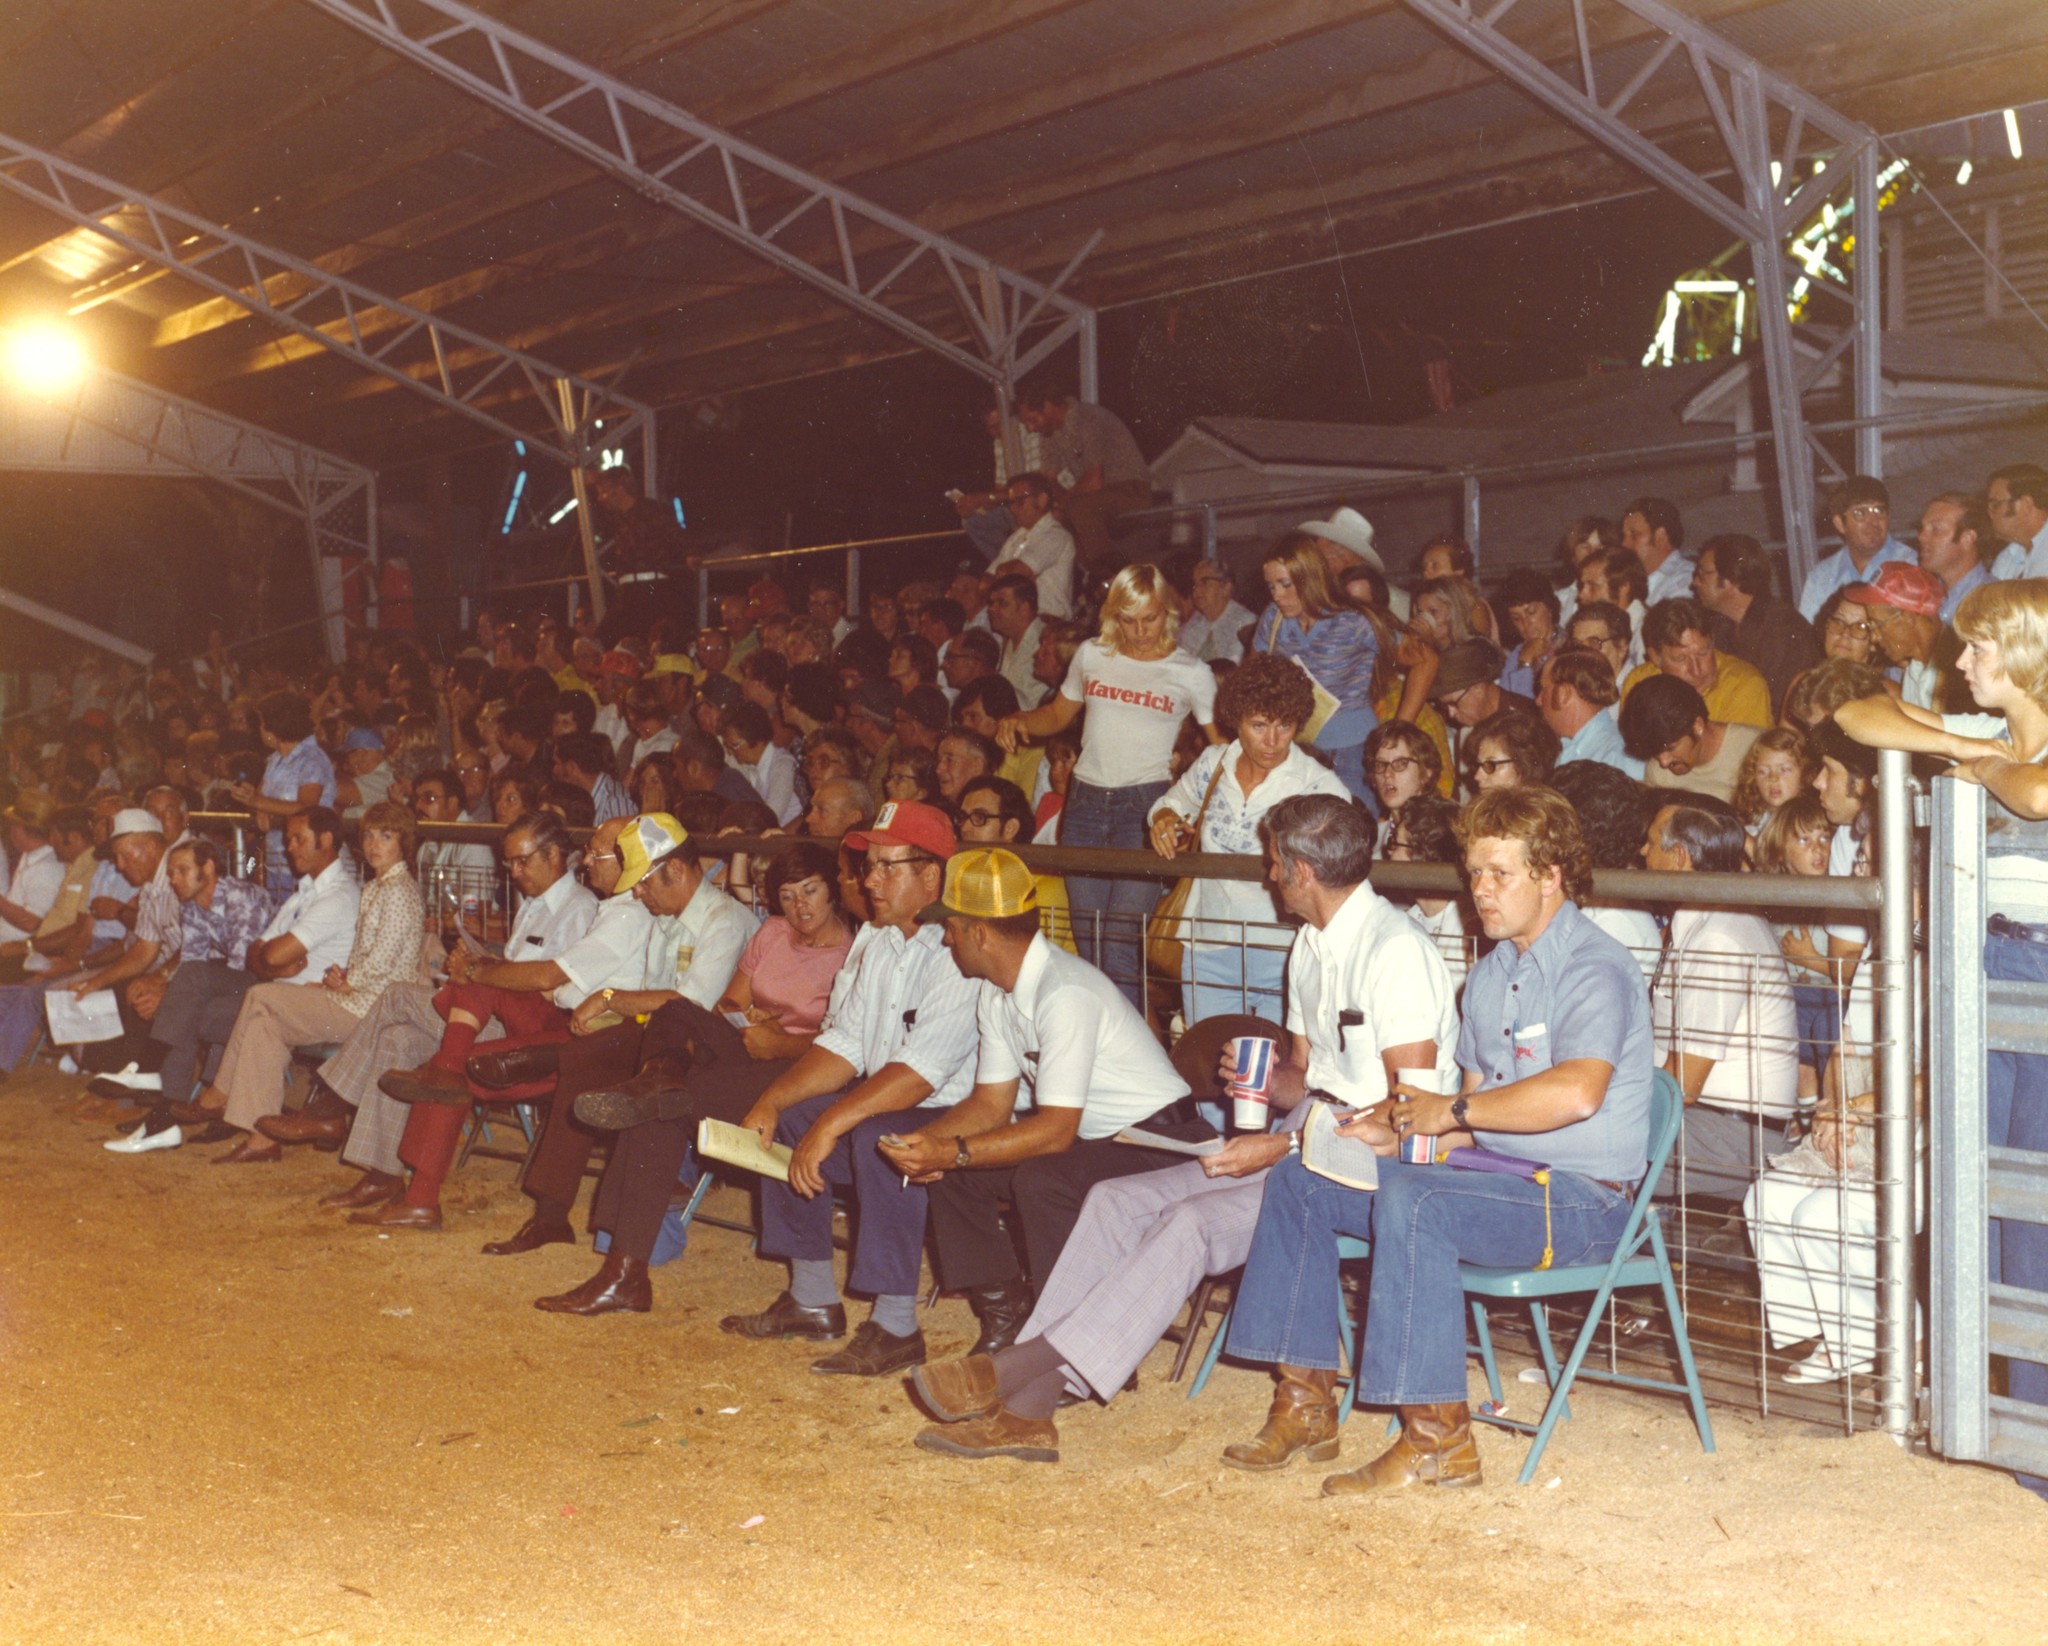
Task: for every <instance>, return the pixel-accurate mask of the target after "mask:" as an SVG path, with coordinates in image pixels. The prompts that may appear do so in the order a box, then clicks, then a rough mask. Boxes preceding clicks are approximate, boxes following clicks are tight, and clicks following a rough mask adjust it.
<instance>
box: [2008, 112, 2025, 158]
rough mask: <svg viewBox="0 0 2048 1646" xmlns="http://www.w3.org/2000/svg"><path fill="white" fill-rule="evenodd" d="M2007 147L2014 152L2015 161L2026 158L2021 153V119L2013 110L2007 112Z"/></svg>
mask: <svg viewBox="0 0 2048 1646" xmlns="http://www.w3.org/2000/svg"><path fill="white" fill-rule="evenodd" d="M2005 146H2006V147H2007V148H2009V149H2011V150H2012V157H2013V158H2014V159H2015V160H2022V159H2024V158H2026V157H2025V156H2024V155H2022V154H2021V153H2020V117H2019V114H2018V112H2017V111H2015V110H2013V109H2007V110H2006V111H2005Z"/></svg>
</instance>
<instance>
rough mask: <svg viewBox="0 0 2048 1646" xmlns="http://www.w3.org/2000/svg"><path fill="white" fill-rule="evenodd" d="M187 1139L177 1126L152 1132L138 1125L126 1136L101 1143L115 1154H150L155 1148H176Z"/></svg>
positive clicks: (144, 1126) (146, 1127) (145, 1126)
mask: <svg viewBox="0 0 2048 1646" xmlns="http://www.w3.org/2000/svg"><path fill="white" fill-rule="evenodd" d="M184 1141H185V1134H184V1133H183V1132H182V1131H181V1130H179V1129H178V1128H177V1127H176V1126H166V1127H165V1128H164V1129H163V1130H162V1131H160V1132H155V1133H152V1132H151V1131H150V1129H149V1127H148V1126H147V1125H146V1124H145V1125H141V1126H137V1127H136V1128H135V1130H134V1131H132V1132H130V1133H129V1134H128V1135H127V1136H126V1137H117V1138H113V1139H111V1140H110V1141H108V1142H105V1143H102V1144H101V1145H100V1147H101V1148H103V1149H111V1150H112V1151H113V1152H114V1153H115V1154H148V1153H150V1151H152V1150H154V1149H175V1148H176V1147H177V1146H178V1145H179V1144H181V1143H183V1142H184Z"/></svg>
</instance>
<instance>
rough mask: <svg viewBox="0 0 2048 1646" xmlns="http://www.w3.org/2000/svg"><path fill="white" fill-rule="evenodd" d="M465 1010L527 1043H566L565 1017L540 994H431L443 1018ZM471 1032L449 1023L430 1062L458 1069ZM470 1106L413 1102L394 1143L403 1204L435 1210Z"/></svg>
mask: <svg viewBox="0 0 2048 1646" xmlns="http://www.w3.org/2000/svg"><path fill="white" fill-rule="evenodd" d="M458 1009H459V1010H461V1011H464V1012H467V1013H468V1014H469V1015H470V1016H472V1017H474V1018H475V1019H476V1020H477V1023H478V1025H482V1024H485V1023H488V1022H490V1020H491V1019H492V1018H493V1017H495V1018H497V1019H498V1021H499V1022H501V1023H503V1024H504V1025H505V1032H506V1034H507V1035H517V1036H519V1037H521V1038H524V1039H532V1040H567V1039H568V1038H569V1014H568V1013H567V1012H565V1011H563V1010H562V1008H561V1007H559V1006H557V1005H556V1004H555V1003H554V1002H553V1001H552V1000H550V999H548V997H547V996H546V995H544V994H533V993H523V994H515V993H513V992H512V991H511V990H509V989H496V988H491V987H489V986H488V985H486V984H482V983H451V984H449V985H448V986H447V987H446V988H445V989H443V990H442V991H441V992H440V993H439V994H437V995H435V996H434V1010H435V1011H437V1012H439V1013H440V1014H441V1015H442V1016H443V1017H446V1016H448V1014H449V1013H450V1012H452V1011H456V1010H458ZM475 1040H476V1030H475V1029H473V1028H470V1027H469V1026H467V1025H465V1024H457V1023H451V1024H449V1025H448V1028H447V1031H446V1032H445V1033H444V1034H443V1035H442V1037H441V1049H440V1050H439V1051H437V1052H436V1053H435V1054H434V1057H433V1061H434V1062H436V1063H439V1064H441V1065H443V1066H444V1067H446V1066H452V1067H454V1068H457V1069H460V1068H461V1067H462V1066H463V1064H464V1063H465V1062H466V1061H467V1060H468V1057H469V1048H470V1046H471V1045H472V1044H473V1043H474V1041H475ZM473 1107H474V1105H473V1104H470V1103H415V1104H414V1105H413V1106H412V1114H411V1115H410V1116H409V1117H408V1118H407V1120H406V1122H405V1136H404V1137H403V1138H401V1139H400V1140H399V1144H398V1158H399V1159H400V1160H402V1161H404V1162H405V1163H406V1164H407V1165H408V1166H410V1167H411V1168H412V1183H411V1184H410V1185H409V1186H408V1187H407V1189H406V1191H405V1201H406V1204H407V1205H408V1206H436V1205H439V1204H440V1200H441V1184H442V1182H443V1181H444V1180H445V1179H446V1178H447V1176H448V1170H449V1168H450V1167H451V1166H453V1165H454V1164H455V1151H456V1149H457V1147H458V1146H459V1145H460V1144H461V1142H462V1123H463V1122H464V1121H465V1120H467V1119H468V1118H469V1112H470V1110H471V1108H473Z"/></svg>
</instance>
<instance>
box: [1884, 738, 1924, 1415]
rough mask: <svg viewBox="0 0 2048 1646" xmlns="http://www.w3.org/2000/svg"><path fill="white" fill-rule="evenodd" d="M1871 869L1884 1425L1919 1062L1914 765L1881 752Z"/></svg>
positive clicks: (1905, 1374)
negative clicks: (1879, 894) (1875, 895)
mask: <svg viewBox="0 0 2048 1646" xmlns="http://www.w3.org/2000/svg"><path fill="white" fill-rule="evenodd" d="M1877 802H1878V812H1877V872H1878V874H1879V876H1880V877H1881V878H1882V880H1883V884H1884V909H1883V911H1882V912H1881V913H1880V915H1879V916H1878V945H1877V980H1876V981H1877V989H1876V993H1877V1038H1878V1069H1877V1077H1878V1078H1877V1166H1878V1172H1877V1380H1878V1389H1879V1398H1880V1400H1881V1401H1882V1403H1883V1406H1884V1426H1885V1431H1886V1433H1888V1434H1890V1435H1892V1436H1893V1437H1894V1438H1895V1439H1899V1440H1903V1439H1905V1437H1906V1436H1907V1434H1908V1433H1909V1432H1910V1431H1911V1428H1912V1424H1913V1419H1914V1412H1913V1406H1914V1387H1913V1366H1914V1360H1915V1355H1914V1348H1913V1308H1914V1299H1913V1290H1914V1288H1913V1260H1914V1253H1915V1250H1916V1248H1917V1246H1918V1244H1919V1242H1918V1239H1917V1236H1916V1235H1915V1232H1914V1229H1915V1225H1914V1218H1913V1183H1914V1178H1915V1176H1916V1175H1917V1170H1916V1166H1915V1160H1914V1156H1915V1150H1914V1138H1913V1134H1914V1129H1915V1124H1916V1123H1915V1120H1914V1089H1913V1088H1914V1080H1913V1077H1914V1073H1915V1071H1916V1069H1917V1068H1918V1066H1919V1056H1918V1048H1917V1047H1916V1046H1915V1045H1914V1040H1915V1038H1916V1037H1917V1034H1918V1024H1917V1019H1918V1016H1919V1014H1918V1012H1917V1010H1916V1009H1915V1000H1916V999H1917V990H1916V989H1915V988H1914V977H1913V968H1914V965H1915V960H1914V955H1913V766H1912V761H1911V759H1910V757H1909V756H1907V755H1906V754H1905V753H1904V752H1903V751H1901V750H1898V749H1885V750H1882V751H1881V752H1880V753H1879V754H1878V757H1877Z"/></svg>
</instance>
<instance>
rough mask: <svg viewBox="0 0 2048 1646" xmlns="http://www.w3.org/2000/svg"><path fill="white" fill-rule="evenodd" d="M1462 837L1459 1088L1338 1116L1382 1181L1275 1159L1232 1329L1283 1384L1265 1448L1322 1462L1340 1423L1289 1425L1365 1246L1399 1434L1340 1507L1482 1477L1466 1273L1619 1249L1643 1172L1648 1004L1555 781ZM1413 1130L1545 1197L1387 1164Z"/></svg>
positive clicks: (1351, 1479) (1379, 1349)
mask: <svg viewBox="0 0 2048 1646" xmlns="http://www.w3.org/2000/svg"><path fill="white" fill-rule="evenodd" d="M1458 834H1459V838H1460V840H1462V841H1463V843H1464V847H1465V873H1466V877H1467V879H1468V881H1469V882H1470V885H1471V888H1472V902H1473V906H1474V907H1475V908H1476V909H1477V910H1478V911H1479V918H1480V921H1481V923H1482V924H1483V925H1484V927H1485V930H1486V935H1487V936H1488V937H1489V938H1492V939H1493V940H1494V941H1495V943H1496V944H1497V947H1496V948H1494V949H1493V950H1492V952H1491V953H1489V954H1488V955H1487V956H1486V958H1485V959H1483V960H1481V961H1480V962H1479V964H1478V965H1476V966H1474V967H1473V968H1472V972H1471V975H1470V977H1469V978H1468V979H1467V981H1466V984H1465V998H1464V1005H1463V1009H1462V1012H1461V1014H1460V1018H1461V1020H1460V1024H1459V1034H1458V1057H1457V1061H1458V1067H1459V1069H1460V1071H1461V1073H1462V1080H1463V1090H1462V1091H1461V1092H1459V1093H1457V1094H1456V1095H1455V1096H1450V1095H1440V1094H1435V1093H1431V1092H1428V1091H1425V1090H1423V1089H1421V1088H1419V1087H1409V1086H1406V1085H1403V1086H1402V1087H1400V1088H1398V1092H1399V1096H1398V1097H1397V1098H1390V1099H1389V1100H1387V1101H1386V1102H1384V1103H1380V1104H1376V1105H1375V1106H1374V1107H1372V1108H1371V1109H1369V1110H1367V1111H1365V1112H1364V1113H1363V1114H1362V1115H1360V1116H1358V1117H1357V1118H1355V1119H1353V1120H1351V1121H1349V1122H1347V1124H1346V1126H1345V1128H1344V1129H1345V1131H1346V1132H1347V1133H1348V1134H1349V1135H1351V1136H1354V1137H1359V1138H1362V1139H1364V1140H1365V1141H1367V1142H1369V1143H1370V1144H1371V1145H1372V1146H1373V1149H1374V1152H1375V1153H1376V1154H1378V1155H1379V1156H1380V1157H1381V1158H1380V1159H1379V1161H1378V1163H1377V1164H1378V1179H1379V1184H1378V1187H1377V1189H1375V1190H1371V1191H1366V1190H1360V1189H1354V1188H1349V1187H1347V1186H1345V1185H1343V1184H1341V1183H1338V1182H1337V1181H1335V1180H1334V1179H1331V1178H1327V1177H1322V1176H1318V1175H1317V1174H1315V1173H1313V1172H1311V1171H1309V1170H1308V1169H1307V1168H1306V1167H1305V1166H1304V1165H1303V1164H1302V1162H1301V1160H1300V1159H1299V1158H1298V1157H1297V1158H1294V1159H1289V1160H1286V1161H1283V1162H1282V1163H1281V1164H1280V1165H1278V1166H1276V1167H1275V1168H1274V1169H1273V1174H1272V1176H1271V1177H1270V1178H1268V1179H1267V1183H1266V1198H1265V1202H1264V1204H1263V1205H1262V1206H1261V1208H1260V1211H1259V1226H1258V1230H1257V1232H1256V1233H1255V1234H1254V1235H1253V1237H1252V1249H1251V1257H1250V1258H1249V1260H1248V1261H1247V1262H1246V1264H1245V1270H1244V1279H1243V1281H1242V1282H1241V1283H1240V1284H1239V1286H1238V1293H1237V1295H1238V1303H1237V1310H1236V1313H1235V1315H1234V1316H1233V1317H1232V1320H1231V1326H1230V1345H1229V1346H1230V1352H1231V1353H1232V1354H1233V1355H1236V1356H1238V1357H1240V1358H1242V1359H1247V1360H1264V1361H1270V1362H1273V1363H1275V1364H1276V1365H1277V1368H1278V1372H1279V1377H1280V1394H1279V1396H1278V1397H1277V1398H1276V1399H1275V1401H1274V1404H1273V1411H1272V1414H1271V1415H1270V1416H1269V1417H1268V1419H1267V1432H1266V1433H1264V1434H1262V1435H1261V1436H1260V1440H1259V1441H1258V1442H1255V1443H1254V1444H1255V1445H1258V1446H1260V1447H1261V1448H1262V1450H1264V1451H1266V1452H1268V1453H1270V1452H1272V1451H1273V1450H1275V1449H1284V1448H1287V1447H1289V1446H1290V1445H1292V1446H1293V1448H1294V1449H1300V1450H1309V1449H1311V1448H1315V1449H1317V1450H1320V1451H1322V1452H1323V1455H1328V1448H1329V1447H1330V1443H1331V1442H1332V1441H1333V1440H1334V1438H1335V1435H1334V1428H1332V1432H1331V1433H1329V1434H1305V1433H1304V1434H1299V1435H1297V1434H1295V1433H1293V1432H1292V1430H1293V1428H1294V1427H1296V1426H1298V1422H1299V1420H1298V1418H1297V1417H1296V1415H1295V1414H1296V1413H1297V1412H1298V1411H1300V1410H1302V1409H1305V1408H1312V1407H1313V1406H1314V1405H1315V1401H1314V1399H1313V1395H1314V1393H1315V1392H1317V1391H1320V1392H1321V1393H1322V1394H1323V1395H1325V1396H1326V1395H1327V1393H1328V1391H1329V1388H1330V1385H1331V1381H1332V1380H1333V1379H1334V1377H1335V1373H1336V1366H1337V1361H1338V1351H1339V1343H1338V1337H1339V1325H1338V1312H1337V1301H1336V1300H1337V1239H1336V1237H1337V1236H1338V1235H1340V1234H1349V1235H1358V1236H1366V1237H1369V1238H1370V1239H1371V1240H1372V1243H1373V1264H1372V1282H1371V1290H1370V1294H1369V1297H1368V1301H1367V1307H1366V1317H1365V1347H1364V1351H1363V1352H1362V1354H1361V1355H1360V1356H1359V1365H1358V1398H1359V1400H1360V1402H1361V1403H1362V1404H1365V1405H1373V1406H1393V1407H1397V1408H1398V1409H1399V1410H1400V1414H1401V1426H1402V1432H1401V1437H1400V1439H1398V1440H1397V1441H1395V1443H1394V1444H1393V1446H1392V1447H1391V1448H1390V1449H1389V1450H1388V1451H1386V1452H1385V1453H1384V1454H1382V1455H1381V1456H1380V1457H1378V1458H1376V1459H1375V1460H1374V1461H1373V1462H1371V1463H1368V1464H1367V1465H1366V1466H1365V1467H1364V1468H1362V1469H1357V1470H1353V1471H1352V1472H1350V1473H1348V1474H1342V1475H1332V1476H1330V1477H1329V1478H1328V1479H1326V1480H1325V1481H1324V1482H1323V1490H1324V1492H1325V1493H1326V1494H1330V1495H1335V1494H1338V1493H1345V1492H1369V1491H1379V1490H1385V1489H1388V1488H1394V1487H1401V1486H1408V1485H1416V1484H1424V1485H1434V1486H1472V1485H1477V1484H1478V1482H1479V1451H1478V1448H1477V1446H1476V1445H1475V1444H1474V1442H1473V1439H1472V1427H1471V1411H1470V1409H1469V1407H1468V1406H1467V1404H1466V1393H1465V1302H1464V1292H1463V1289H1462V1288H1461V1287H1460V1285H1459V1283H1458V1265H1459V1264H1460V1263H1461V1262H1467V1263H1480V1264H1485V1265H1487V1266H1489V1267H1502V1268H1511V1267H1516V1266H1526V1267H1531V1268H1533V1267H1534V1266H1535V1265H1536V1264H1537V1263H1538V1262H1540V1261H1541V1259H1542V1257H1543V1253H1544V1250H1545V1248H1546V1246H1548V1247H1549V1248H1551V1250H1552V1252H1553V1255H1554V1261H1556V1262H1557V1263H1559V1264H1566V1265H1569V1264H1578V1263H1590V1262H1598V1261H1600V1260H1602V1259H1604V1258H1606V1257H1609V1256H1612V1255H1613V1251H1614V1246H1615V1242H1616V1241H1618V1240H1619V1239H1620V1238H1621V1232H1622V1230H1623V1228H1624V1227H1625V1226H1626V1225H1627V1222H1628V1214H1629V1207H1630V1201H1631V1198H1632V1196H1633V1195H1634V1193H1635V1191H1636V1188H1637V1186H1638V1185H1639V1183H1640V1182H1641V1180H1642V1176H1643V1172H1644V1170H1645V1168H1646V1166H1647V1163H1648V1158H1647V1157H1648V1149H1649V1123H1650V1090H1651V1081H1652V1079H1653V1041H1652V1037H1651V1028H1650V1005H1649V997H1648V995H1647V993H1646V992H1645V990H1644V987H1643V980H1642V973H1641V972H1640V971H1639V970H1638V969H1637V967H1636V963H1635V961H1634V960H1633V959H1632V958H1631V957H1630V956H1629V953H1628V951H1627V950H1626V949H1624V948H1623V947H1622V946H1621V945H1620V944H1619V943H1617V942H1615V941H1614V939H1613V938H1611V937H1609V936H1607V935H1606V934H1605V933H1604V932H1602V931H1600V930H1599V928H1598V927H1596V926H1594V925H1593V923H1592V922H1591V921H1589V920H1587V919H1586V918H1585V916H1584V915H1583V914H1581V913H1580V911H1579V907H1578V900H1579V899H1580V898H1582V897H1584V896H1585V895H1586V894H1587V892H1588V891H1590V890H1591V886H1592V871H1591V866H1590V859H1589V856H1588V853H1587V850H1586V845H1585V841H1584V838H1583V836H1582V835H1581V834H1580V832H1579V822H1578V818H1577V816H1576V814H1575V813H1574V812H1573V811H1572V809H1571V807H1570V806H1569V805H1568V804H1567V803H1566V801H1565V800H1564V798H1563V797H1562V796H1561V795H1559V794H1557V793H1555V792H1554V791H1552V790H1550V789H1545V788H1539V787H1534V786H1528V787H1518V788H1511V789H1494V790H1489V791H1488V792H1486V793H1484V794H1481V795H1480V796H1479V797H1478V798H1477V799H1475V800H1474V801H1473V802H1472V804H1471V805H1470V806H1468V807H1467V808H1466V810H1465V815H1464V817H1463V819H1462V820H1461V822H1460V826H1459V830H1458ZM1404 1099H1405V1101H1404ZM1409 1136H1427V1137H1434V1138H1436V1139H1437V1140H1438V1152H1439V1153H1441V1151H1442V1149H1443V1148H1444V1147H1446V1146H1455V1145H1458V1144H1471V1143H1474V1142H1477V1143H1478V1144H1480V1145H1482V1146H1484V1147H1488V1148H1492V1149H1497V1150H1499V1151H1501V1152H1503V1153H1508V1154H1515V1155H1520V1156H1523V1157H1525V1158H1535V1159H1539V1160H1541V1161H1543V1162H1544V1163H1546V1164H1547V1165H1548V1166H1550V1168H1551V1173H1550V1183H1549V1186H1548V1190H1547V1192H1546V1190H1545V1188H1544V1187H1542V1186H1540V1185H1537V1184H1535V1183H1530V1182H1527V1181H1525V1180H1523V1179H1521V1178H1518V1177H1509V1176H1504V1175H1500V1174H1496V1173H1491V1172H1487V1173H1467V1172H1461V1171H1457V1170H1454V1169H1452V1168H1449V1167H1445V1166H1442V1165H1409V1164H1407V1163H1405V1162H1404V1161H1401V1160H1398V1159H1395V1158H1393V1157H1394V1155H1395V1153H1396V1149H1397V1140H1398V1139H1399V1138H1403V1137H1409ZM1303 1397H1308V1398H1303ZM1225 1455H1226V1458H1227V1457H1228V1456H1229V1454H1228V1453H1226V1454H1225ZM1283 1455H1286V1453H1285V1451H1284V1450H1283Z"/></svg>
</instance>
